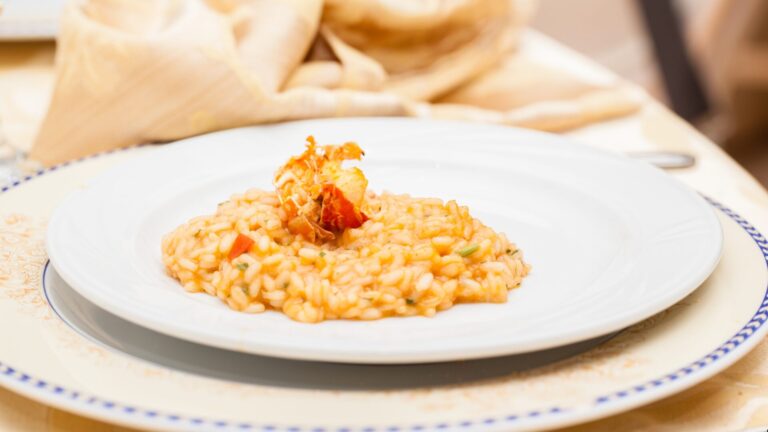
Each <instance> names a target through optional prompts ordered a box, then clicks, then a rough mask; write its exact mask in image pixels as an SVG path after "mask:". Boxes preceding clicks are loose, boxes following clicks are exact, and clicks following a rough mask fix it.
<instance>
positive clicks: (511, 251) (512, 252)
mask: <svg viewBox="0 0 768 432" xmlns="http://www.w3.org/2000/svg"><path fill="white" fill-rule="evenodd" d="M519 251H520V250H519V249H515V250H510V249H507V255H509V256H515V254H516V253H518V252H519Z"/></svg>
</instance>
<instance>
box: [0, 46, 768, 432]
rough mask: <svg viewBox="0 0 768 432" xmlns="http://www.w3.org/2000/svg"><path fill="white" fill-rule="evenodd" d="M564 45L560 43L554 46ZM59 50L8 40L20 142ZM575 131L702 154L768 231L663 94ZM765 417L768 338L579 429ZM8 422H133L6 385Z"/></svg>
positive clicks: (583, 137)
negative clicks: (80, 411)
mask: <svg viewBox="0 0 768 432" xmlns="http://www.w3.org/2000/svg"><path fill="white" fill-rule="evenodd" d="M542 49H552V46H551V45H546V46H542ZM564 53H565V51H562V48H559V49H554V50H553V51H552V53H551V54H552V55H555V56H556V55H559V54H564ZM568 55H572V54H568ZM53 56H54V45H53V44H52V43H13V44H2V45H0V120H2V128H3V132H4V133H5V135H6V136H7V138H8V139H9V140H10V142H11V143H12V144H13V145H15V146H17V147H19V148H22V149H26V148H28V147H29V144H30V142H31V139H32V136H33V134H34V131H35V128H36V126H37V124H38V122H39V121H40V118H41V116H42V114H43V112H44V110H45V106H46V103H47V97H48V94H49V92H50V88H51V81H52V76H53ZM584 61H585V62H587V60H584ZM567 135H569V136H570V137H572V138H574V139H576V140H579V141H582V142H584V143H587V144H590V145H593V146H596V147H601V148H605V149H611V150H616V151H642V150H661V149H663V150H679V151H685V152H688V153H691V154H694V155H695V156H696V157H697V161H698V163H697V165H696V166H695V167H694V168H691V169H686V170H680V171H677V172H674V174H673V175H674V176H675V177H677V178H678V179H679V180H681V181H683V182H685V183H687V184H689V185H691V186H693V187H695V188H696V189H698V190H700V191H702V192H705V193H706V194H707V195H709V196H711V197H713V198H715V199H717V200H720V201H721V202H724V203H727V205H728V206H729V207H731V208H732V209H734V210H736V211H737V212H738V213H740V214H741V215H742V216H744V217H745V218H746V219H748V220H750V221H751V222H752V223H753V224H754V225H756V226H757V227H758V228H759V229H761V230H762V231H763V232H765V231H766V230H767V229H768V194H766V191H765V190H764V189H763V188H762V187H761V186H760V185H759V184H758V183H757V182H756V181H755V180H754V179H753V178H752V177H750V176H749V174H747V173H746V172H745V171H744V170H743V169H742V168H741V167H740V166H739V165H738V164H736V163H735V162H734V161H733V160H732V159H731V158H729V157H728V156H727V155H726V154H725V153H723V152H722V151H721V150H720V148H719V147H718V146H717V145H715V144H714V143H712V142H710V141H708V140H707V139H706V138H704V137H703V136H702V135H700V134H699V133H697V132H696V131H695V130H694V129H692V128H691V127H690V126H689V125H687V124H686V123H685V122H683V121H682V120H680V119H679V118H677V117H676V116H674V115H673V114H671V113H670V112H668V111H667V110H666V109H664V108H662V107H661V106H660V105H659V104H658V103H656V102H653V101H650V100H649V101H648V103H647V104H646V106H645V107H644V108H643V109H642V110H641V111H640V112H639V113H638V114H636V115H635V116H633V117H631V118H626V119H622V120H618V121H612V122H608V123H602V124H599V125H595V126H590V127H587V128H583V129H580V130H577V131H573V132H570V133H568V134H567ZM0 150H1V149H0ZM760 425H768V342H765V341H763V343H762V344H761V345H759V346H758V347H757V349H755V350H754V351H753V352H752V353H751V354H749V355H748V356H747V357H746V358H744V359H742V360H741V361H740V362H738V363H736V364H735V365H734V366H732V367H730V368H729V369H727V370H726V371H724V372H723V373H721V374H719V375H717V376H715V377H714V378H711V379H709V380H708V381H705V382H704V383H701V384H699V385H698V386H695V387H694V388H691V389H689V390H687V391H685V392H683V393H681V394H678V395H676V396H673V397H670V398H668V399H665V400H662V401H659V402H656V403H654V404H651V405H648V406H646V407H642V408H639V409H635V410H633V411H630V412H628V413H625V414H621V415H618V416H614V417H610V418H608V419H604V420H601V421H597V422H593V423H589V424H587V425H583V426H580V427H577V428H574V429H573V430H596V431H613V430H648V429H653V430H675V431H677V430H697V431H699V430H741V429H747V428H754V427H758V426H760ZM0 430H47V431H82V430H89V431H111V430H120V431H123V430H128V429H125V428H122V427H118V426H112V425H109V424H105V423H101V422H97V421H93V420H90V419H86V418H83V417H80V416H77V415H74V414H70V413H66V412H63V411H60V410H57V409H54V408H50V407H47V406H45V405H42V404H39V403H37V402H33V401H31V400H28V399H26V398H24V397H22V396H18V395H16V394H14V393H12V392H10V391H8V390H5V389H2V388H0Z"/></svg>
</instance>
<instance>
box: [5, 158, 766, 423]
mask: <svg viewBox="0 0 768 432" xmlns="http://www.w3.org/2000/svg"><path fill="white" fill-rule="evenodd" d="M137 147H141V146H133V147H127V148H123V149H117V150H110V151H106V152H100V153H95V154H92V155H89V156H85V157H81V158H78V159H75V160H72V161H67V162H64V163H61V164H59V165H55V166H52V167H50V168H47V169H42V170H39V171H37V172H35V173H34V174H32V175H28V176H25V177H24V178H22V179H20V180H17V181H14V182H13V183H11V184H9V185H6V186H3V187H2V188H0V193H4V192H7V191H10V190H11V189H14V188H16V187H18V186H20V185H22V184H24V183H26V182H28V181H31V180H33V179H35V178H37V177H40V176H43V175H45V174H46V173H50V172H53V171H57V170H59V169H61V168H64V167H67V166H69V165H73V164H76V163H80V162H83V161H86V160H90V159H94V158H98V157H102V156H105V155H109V154H112V153H115V152H123V151H128V150H132V149H135V148H137ZM704 198H705V199H706V201H707V202H709V203H710V204H711V205H712V206H713V207H714V208H716V209H717V210H719V211H720V212H722V213H723V214H725V215H726V216H728V217H729V218H730V219H731V220H733V221H734V222H736V223H737V224H738V225H739V226H740V227H741V228H742V229H743V230H744V231H745V232H746V233H747V234H748V235H749V236H750V237H751V238H752V240H753V241H754V242H755V244H756V245H757V247H758V248H759V250H760V252H761V254H762V256H763V259H764V261H765V263H766V267H767V268H768V240H767V239H766V238H765V237H764V236H763V234H761V233H760V232H759V231H758V230H757V228H755V227H754V226H753V225H752V224H750V223H749V222H748V221H747V220H746V219H744V218H742V217H741V216H739V215H738V214H737V213H736V212H734V211H733V210H731V209H729V208H727V207H725V206H724V205H723V204H721V203H719V202H717V201H715V200H713V199H711V198H709V197H706V196H705V197H704ZM48 265H49V262H47V263H46V265H45V266H44V271H45V269H47V267H48ZM43 280H44V278H43ZM766 320H768V286H766V291H765V293H764V295H763V302H762V303H761V304H760V307H759V308H758V309H757V310H756V311H755V313H754V314H753V316H752V317H751V319H750V320H749V321H748V322H747V323H746V324H745V325H744V326H743V327H742V328H741V329H740V330H739V331H738V332H737V333H735V334H734V335H733V336H732V337H730V339H728V340H727V341H725V342H724V343H722V344H721V345H720V346H719V347H718V348H716V349H715V350H713V351H711V352H710V353H709V354H707V355H706V356H704V357H702V358H700V359H699V360H697V361H694V362H692V363H690V364H688V365H687V366H684V367H682V368H679V369H677V370H675V371H673V372H671V373H668V374H666V375H663V376H660V377H658V378H656V379H653V380H649V381H647V382H645V383H644V384H640V385H636V386H633V387H631V388H626V389H624V390H620V391H616V392H613V393H610V394H605V395H602V396H599V397H597V398H595V399H594V401H593V403H592V406H593V408H595V409H600V410H601V411H603V414H604V415H601V416H600V417H604V416H607V415H610V414H615V413H616V412H618V411H620V410H621V409H620V408H618V407H614V408H613V409H612V403H614V402H617V401H620V400H622V399H625V398H627V397H629V396H638V398H637V399H636V400H635V401H634V402H635V403H634V404H633V406H635V407H636V406H641V405H643V404H644V403H647V402H649V401H650V399H653V400H656V399H659V398H660V397H664V396H669V395H671V394H674V393H675V392H676V391H678V390H680V389H681V387H688V386H690V385H691V384H689V383H685V382H683V381H681V379H682V378H684V377H686V376H689V375H691V374H693V373H694V372H699V374H700V375H699V377H698V378H699V380H698V381H697V382H699V381H703V380H705V379H707V378H709V377H711V376H712V375H714V374H715V373H717V372H718V371H719V369H718V370H713V369H711V368H710V369H709V370H708V369H707V368H708V367H709V366H712V365H713V364H715V363H717V364H718V366H722V367H725V366H728V365H730V364H732V363H734V362H735V361H736V360H738V359H739V358H740V356H736V355H735V354H734V353H735V352H736V351H738V350H739V349H747V350H749V349H751V348H752V347H753V346H754V345H756V344H757V343H758V342H759V341H760V340H761V339H762V336H763V335H764V334H765V333H766V331H767V330H768V326H765V323H766ZM0 384H4V385H5V386H6V387H9V388H11V389H16V390H17V391H19V393H22V394H24V395H27V396H29V397H31V398H33V399H37V400H40V401H42V402H44V401H47V400H52V401H54V403H55V404H57V405H58V406H60V407H62V408H63V407H70V408H72V409H73V410H74V411H77V412H80V413H90V414H92V415H93V416H94V417H96V418H102V419H107V418H108V417H109V413H113V414H117V413H120V414H121V415H124V416H130V417H133V418H135V419H136V420H138V418H139V417H140V418H141V420H139V422H141V423H143V424H145V425H147V426H152V425H153V424H154V425H155V426H158V427H170V428H182V427H192V428H214V429H217V430H262V431H287V432H300V431H307V432H310V431H311V432H330V431H336V432H352V431H360V432H374V431H387V432H399V431H426V430H446V429H482V428H484V427H492V426H496V427H498V426H500V425H502V424H510V425H513V424H514V423H516V422H520V421H523V420H525V419H534V418H545V417H554V416H559V415H562V414H564V413H567V412H568V411H569V410H568V408H565V407H557V406H555V407H546V408H543V409H539V410H532V411H528V412H525V413H516V414H509V415H506V416H501V417H497V418H481V419H471V420H470V419H468V420H463V421H455V422H451V423H435V424H417V425H409V426H390V427H379V428H374V427H362V428H349V427H343V426H342V427H333V428H327V427H322V426H317V427H298V426H284V425H271V424H256V423H247V422H239V421H228V420H216V419H209V418H198V417H188V416H181V415H177V414H173V413H166V412H160V411H156V410H152V409H149V408H143V407H137V406H129V405H122V404H120V403H117V402H113V401H108V400H103V399H100V398H98V397H96V396H94V395H90V394H87V393H85V392H79V391H76V390H72V389H67V388H63V387H61V386H58V385H56V384H55V383H51V382H46V381H44V380H41V379H39V378H36V377H34V376H31V375H29V374H26V373H25V372H23V371H22V370H20V369H19V368H16V367H13V366H11V365H8V364H6V363H4V362H2V360H0ZM662 387H663V388H665V389H666V391H665V392H664V393H665V394H663V395H661V396H659V394H654V395H652V396H649V397H648V398H646V399H644V398H642V394H643V393H644V392H647V391H648V390H651V389H659V388H662ZM41 392H44V393H48V395H53V399H50V398H45V400H44V398H43V397H42V396H40V393H41Z"/></svg>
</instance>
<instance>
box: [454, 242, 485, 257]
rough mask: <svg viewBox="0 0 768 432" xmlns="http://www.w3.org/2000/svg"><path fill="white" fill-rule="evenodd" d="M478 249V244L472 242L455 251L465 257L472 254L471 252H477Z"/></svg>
mask: <svg viewBox="0 0 768 432" xmlns="http://www.w3.org/2000/svg"><path fill="white" fill-rule="evenodd" d="M478 249H480V246H478V245H476V244H473V245H469V246H466V247H463V248H461V249H459V250H457V251H456V253H457V254H459V255H461V256H463V257H464V258H466V257H468V256H470V255H472V254H473V253H475V252H477V250H478Z"/></svg>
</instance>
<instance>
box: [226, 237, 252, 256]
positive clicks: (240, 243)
mask: <svg viewBox="0 0 768 432" xmlns="http://www.w3.org/2000/svg"><path fill="white" fill-rule="evenodd" d="M253 243H254V241H253V239H251V238H250V237H248V236H247V235H245V234H238V235H237V238H235V242H234V243H232V249H230V250H229V257H228V258H229V260H230V261H232V260H233V259H235V258H237V257H239V256H240V255H242V254H244V253H246V252H248V250H249V249H250V248H251V246H253Z"/></svg>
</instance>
